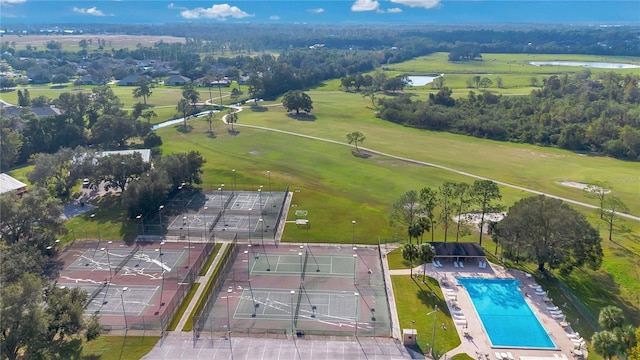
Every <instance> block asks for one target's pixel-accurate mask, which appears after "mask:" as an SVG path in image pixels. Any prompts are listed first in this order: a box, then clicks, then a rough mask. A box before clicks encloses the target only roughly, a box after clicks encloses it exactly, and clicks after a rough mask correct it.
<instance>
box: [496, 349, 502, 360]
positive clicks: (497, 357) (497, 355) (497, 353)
mask: <svg viewBox="0 0 640 360" xmlns="http://www.w3.org/2000/svg"><path fill="white" fill-rule="evenodd" d="M495 355H496V359H498V360H502V355H500V353H499V352H497V351H496V352H495Z"/></svg>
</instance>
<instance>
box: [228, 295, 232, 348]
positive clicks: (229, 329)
mask: <svg viewBox="0 0 640 360" xmlns="http://www.w3.org/2000/svg"><path fill="white" fill-rule="evenodd" d="M232 292H233V290H231V289H227V331H229V337H231V315H230V314H229V296H231V293H232ZM229 341H231V339H229Z"/></svg>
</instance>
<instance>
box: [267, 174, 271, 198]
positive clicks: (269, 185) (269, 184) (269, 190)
mask: <svg viewBox="0 0 640 360" xmlns="http://www.w3.org/2000/svg"><path fill="white" fill-rule="evenodd" d="M267 175H268V176H269V195H271V171H269V170H267Z"/></svg>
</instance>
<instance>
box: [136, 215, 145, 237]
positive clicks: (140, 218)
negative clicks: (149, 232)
mask: <svg viewBox="0 0 640 360" xmlns="http://www.w3.org/2000/svg"><path fill="white" fill-rule="evenodd" d="M136 219H138V220H139V221H140V222H141V223H142V237H143V238H144V217H142V214H140V215H138V216H136Z"/></svg>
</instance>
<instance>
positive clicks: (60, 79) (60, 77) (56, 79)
mask: <svg viewBox="0 0 640 360" xmlns="http://www.w3.org/2000/svg"><path fill="white" fill-rule="evenodd" d="M51 82H52V83H54V84H58V86H62V84H64V83H67V82H69V77H68V76H67V75H65V74H55V75H53V76H52V77H51Z"/></svg>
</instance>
